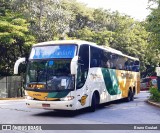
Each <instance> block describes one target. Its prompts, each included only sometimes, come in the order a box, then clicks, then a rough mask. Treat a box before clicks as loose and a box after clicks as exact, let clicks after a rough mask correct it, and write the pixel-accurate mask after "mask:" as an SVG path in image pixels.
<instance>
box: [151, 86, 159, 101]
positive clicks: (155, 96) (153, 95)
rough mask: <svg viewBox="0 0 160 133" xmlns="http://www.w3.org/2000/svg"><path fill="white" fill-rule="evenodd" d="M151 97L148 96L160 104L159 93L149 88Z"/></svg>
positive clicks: (155, 89)
mask: <svg viewBox="0 0 160 133" xmlns="http://www.w3.org/2000/svg"><path fill="white" fill-rule="evenodd" d="M149 92H150V94H151V96H150V99H151V100H153V101H155V102H160V92H159V91H158V89H157V88H154V87H152V88H150V90H149Z"/></svg>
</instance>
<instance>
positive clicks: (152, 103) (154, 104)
mask: <svg viewBox="0 0 160 133" xmlns="http://www.w3.org/2000/svg"><path fill="white" fill-rule="evenodd" d="M147 103H149V104H151V105H153V106H156V107H159V108H160V104H158V103H155V102H152V101H150V100H147Z"/></svg>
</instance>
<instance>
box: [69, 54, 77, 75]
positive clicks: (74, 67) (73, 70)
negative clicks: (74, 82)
mask: <svg viewBox="0 0 160 133" xmlns="http://www.w3.org/2000/svg"><path fill="white" fill-rule="evenodd" d="M77 67H78V56H75V57H74V58H73V59H72V60H71V65H70V69H71V74H72V75H76V74H77Z"/></svg>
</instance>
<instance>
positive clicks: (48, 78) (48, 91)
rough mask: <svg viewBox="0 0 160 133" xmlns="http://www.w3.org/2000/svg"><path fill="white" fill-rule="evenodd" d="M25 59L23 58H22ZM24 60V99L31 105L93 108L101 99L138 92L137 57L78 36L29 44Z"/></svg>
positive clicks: (60, 108)
mask: <svg viewBox="0 0 160 133" xmlns="http://www.w3.org/2000/svg"><path fill="white" fill-rule="evenodd" d="M26 60H27V61H26ZM22 62H27V71H26V84H25V99H26V105H27V106H28V107H31V108H41V109H49V110H50V109H53V110H54V109H55V110H79V109H82V108H86V107H89V109H90V111H95V110H96V108H97V106H98V105H99V104H102V103H106V102H110V101H114V100H118V99H122V98H124V99H125V100H126V101H132V100H133V99H134V95H136V94H138V93H139V92H140V73H139V64H140V63H139V59H138V58H134V57H131V56H127V55H125V54H123V53H122V52H121V51H118V50H115V49H113V48H110V47H103V46H99V45H97V44H95V43H93V42H88V41H82V40H59V41H49V42H42V43H38V44H35V45H33V47H32V49H31V52H30V56H29V58H28V59H26V58H19V59H18V60H17V61H16V63H15V65H14V73H15V74H18V67H19V64H20V63H22Z"/></svg>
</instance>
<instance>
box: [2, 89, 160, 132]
mask: <svg viewBox="0 0 160 133" xmlns="http://www.w3.org/2000/svg"><path fill="white" fill-rule="evenodd" d="M148 96H149V93H148V92H146V91H145V92H141V93H140V94H138V95H137V96H136V97H135V99H134V101H133V102H129V103H128V102H123V101H118V102H111V103H107V104H105V105H103V106H100V107H99V108H98V109H97V110H96V112H92V113H91V112H88V110H87V109H83V110H80V111H78V112H77V113H74V112H72V111H69V112H68V111H52V110H43V109H30V108H27V107H26V106H25V100H1V101H0V124H160V108H158V107H154V106H152V105H150V104H148V103H146V100H147V98H148ZM3 132H4V131H3ZM6 132H7V133H8V131H6ZM14 132H15V131H14ZM16 132H17V131H16ZM18 132H31V131H18ZM32 132H37V131H32ZM39 132H41V131H39ZM45 132H46V131H45ZM47 132H52V133H53V131H47ZM55 132H59V133H63V132H65V133H66V131H64V130H61V131H58V130H57V131H55ZM68 132H69V133H70V132H72V131H68ZM76 132H82V131H76ZM83 132H86V133H89V132H90V130H86V131H83ZM92 132H93V131H92ZM99 132H105V131H99ZM110 132H113V131H110ZM118 132H120V133H121V132H125V133H130V132H135V133H136V132H137V131H129V130H128V131H127V130H126V131H124V130H121V131H118ZM138 132H143V131H142V130H139V131H138ZM145 132H148V133H150V132H151V131H150V130H146V131H145ZM152 132H158V131H155V130H154V131H152ZM95 133H97V131H95Z"/></svg>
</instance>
